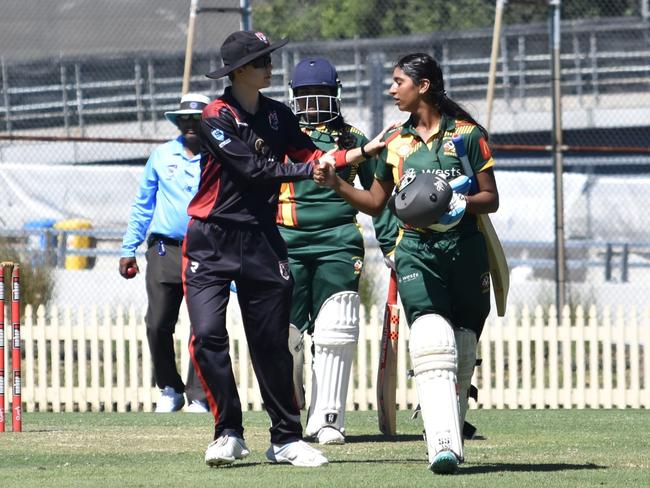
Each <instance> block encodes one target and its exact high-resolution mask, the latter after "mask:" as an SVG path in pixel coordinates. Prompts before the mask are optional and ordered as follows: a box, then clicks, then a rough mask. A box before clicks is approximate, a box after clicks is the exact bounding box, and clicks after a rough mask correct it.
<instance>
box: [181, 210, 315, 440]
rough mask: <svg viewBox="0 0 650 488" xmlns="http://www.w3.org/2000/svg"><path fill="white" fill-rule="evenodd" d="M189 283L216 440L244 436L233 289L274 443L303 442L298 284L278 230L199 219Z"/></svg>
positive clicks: (189, 238) (190, 238)
mask: <svg viewBox="0 0 650 488" xmlns="http://www.w3.org/2000/svg"><path fill="white" fill-rule="evenodd" d="M183 278H184V280H185V297H186V300H187V308H188V311H189V316H190V322H191V327H192V334H191V338H190V346H189V347H190V356H191V358H192V361H193V362H194V366H195V368H196V370H197V373H198V376H199V379H200V380H201V383H202V385H203V389H204V390H205V393H206V396H207V400H208V404H209V405H210V410H211V411H212V413H213V415H214V418H215V432H214V438H215V439H216V438H217V437H219V436H220V435H222V434H233V433H234V434H236V435H238V436H240V437H242V438H243V436H244V428H243V425H242V411H241V402H240V400H239V394H238V392H237V385H236V383H235V378H234V374H233V370H232V364H231V361H230V351H229V345H228V331H227V330H226V307H227V305H228V299H229V297H230V282H231V281H234V282H235V283H236V285H237V298H238V301H239V307H240V309H241V313H242V322H243V325H244V330H245V333H246V339H247V341H248V347H249V352H250V356H251V362H252V365H253V369H254V371H255V374H256V376H257V380H258V383H259V386H260V391H261V393H262V400H263V401H264V405H265V407H266V410H267V412H268V414H269V416H270V418H271V428H270V432H271V442H272V443H274V444H284V443H287V442H292V441H295V440H298V439H301V438H302V426H301V424H300V411H299V409H298V406H297V404H296V401H295V398H294V393H293V380H292V375H293V359H292V356H291V353H290V352H289V346H288V335H289V313H290V309H291V293H292V289H293V278H292V277H291V275H290V273H289V266H288V261H287V248H286V244H285V243H284V241H283V240H282V237H281V235H280V233H279V231H278V229H277V227H276V226H275V224H273V225H270V226H268V228H266V227H261V226H251V225H243V224H221V223H220V224H216V223H211V222H204V221H201V220H195V219H192V220H191V221H190V224H189V227H188V230H187V234H186V236H185V241H184V247H183Z"/></svg>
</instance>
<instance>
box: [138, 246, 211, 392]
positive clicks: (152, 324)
mask: <svg viewBox="0 0 650 488" xmlns="http://www.w3.org/2000/svg"><path fill="white" fill-rule="evenodd" d="M147 244H148V246H149V247H148V249H147V253H146V257H147V273H146V277H145V281H146V284H147V299H148V302H149V303H148V306H147V315H146V316H145V323H146V324H147V341H148V343H149V351H151V360H152V362H153V371H154V377H155V380H156V385H158V388H161V389H162V388H164V387H166V386H171V387H172V388H174V390H176V391H177V392H178V393H182V392H183V391H185V394H186V395H187V399H188V401H189V402H190V403H191V402H192V401H193V400H200V401H205V395H204V393H203V389H202V388H201V384H200V382H199V381H198V379H197V377H196V373H195V372H194V367H193V365H192V364H191V363H190V367H189V370H188V373H187V384H186V385H184V384H183V380H182V379H181V377H180V375H179V374H178V369H177V368H176V355H175V354H174V338H173V334H174V330H175V328H176V322H177V321H178V312H179V310H180V306H181V302H182V301H183V280H182V274H181V258H182V250H181V243H180V242H178V241H173V240H172V239H167V238H165V237H163V236H156V235H152V236H150V238H149V239H148V241H147Z"/></svg>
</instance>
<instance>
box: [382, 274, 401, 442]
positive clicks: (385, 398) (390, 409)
mask: <svg viewBox="0 0 650 488" xmlns="http://www.w3.org/2000/svg"><path fill="white" fill-rule="evenodd" d="M398 330H399V306H398V305H397V275H396V274H395V271H392V272H391V273H390V282H389V285H388V297H387V298H386V308H385V310H384V325H383V327H382V332H381V345H380V349H379V369H378V370H377V415H378V420H379V430H380V431H381V432H382V434H384V435H395V434H396V433H397V426H396V418H395V416H396V410H395V409H396V399H395V393H396V389H397V341H398V339H399V335H398Z"/></svg>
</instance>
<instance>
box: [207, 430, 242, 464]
mask: <svg viewBox="0 0 650 488" xmlns="http://www.w3.org/2000/svg"><path fill="white" fill-rule="evenodd" d="M250 453H251V452H250V451H249V450H248V447H246V443H245V442H244V439H240V438H239V437H233V436H229V435H222V436H221V437H219V438H218V439H217V440H216V441H212V442H211V443H210V444H209V445H208V448H207V449H206V450H205V464H207V465H208V466H223V465H224V464H232V463H234V462H235V459H244V458H245V457H246V456H248V455H249V454H250Z"/></svg>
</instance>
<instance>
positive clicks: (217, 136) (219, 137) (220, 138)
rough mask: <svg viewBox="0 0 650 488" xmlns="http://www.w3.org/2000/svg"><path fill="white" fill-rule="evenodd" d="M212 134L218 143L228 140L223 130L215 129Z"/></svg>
mask: <svg viewBox="0 0 650 488" xmlns="http://www.w3.org/2000/svg"><path fill="white" fill-rule="evenodd" d="M210 134H212V137H214V139H215V140H217V141H223V140H224V139H225V138H226V135H225V134H224V133H223V131H222V130H221V129H214V130H213V131H212V132H210Z"/></svg>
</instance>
